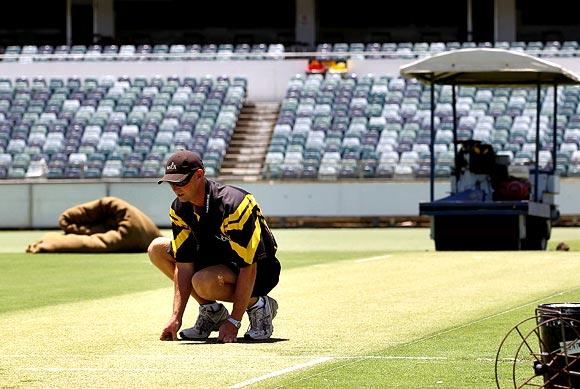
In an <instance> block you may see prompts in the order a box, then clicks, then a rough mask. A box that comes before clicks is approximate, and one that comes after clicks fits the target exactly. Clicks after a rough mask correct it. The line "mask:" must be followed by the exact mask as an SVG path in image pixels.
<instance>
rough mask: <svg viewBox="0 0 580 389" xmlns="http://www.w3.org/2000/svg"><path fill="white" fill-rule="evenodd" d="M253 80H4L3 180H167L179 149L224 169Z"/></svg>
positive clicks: (212, 171) (213, 169) (0, 82)
mask: <svg viewBox="0 0 580 389" xmlns="http://www.w3.org/2000/svg"><path fill="white" fill-rule="evenodd" d="M246 89H247V81H246V79H244V78H228V77H217V78H214V77H202V78H199V79H197V78H195V77H184V78H179V77H169V78H161V77H153V78H145V77H135V78H127V77H121V78H113V77H101V78H86V79H84V80H81V79H79V78H68V79H66V80H65V79H60V78H53V79H43V78H35V79H32V80H28V79H25V78H21V79H16V80H15V81H11V80H9V79H0V178H10V179H20V178H36V177H48V178H100V177H109V178H115V177H159V176H160V175H162V173H163V166H164V161H165V159H166V158H167V157H168V155H169V154H170V153H172V152H174V151H175V150H176V149H182V148H187V149H190V150H194V151H196V152H198V153H199V154H200V155H202V156H203V158H204V161H205V163H206V169H207V175H208V176H216V175H218V174H219V170H220V167H221V163H222V161H223V158H224V155H225V153H226V150H227V147H228V144H229V141H230V139H231V136H232V133H233V131H234V128H235V126H236V122H237V118H238V114H239V112H240V110H241V108H242V105H243V103H244V101H245V96H246Z"/></svg>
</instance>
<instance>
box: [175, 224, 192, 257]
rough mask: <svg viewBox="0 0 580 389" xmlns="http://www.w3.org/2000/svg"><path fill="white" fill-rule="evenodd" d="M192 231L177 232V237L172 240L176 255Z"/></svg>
mask: <svg viewBox="0 0 580 389" xmlns="http://www.w3.org/2000/svg"><path fill="white" fill-rule="evenodd" d="M190 233H191V231H190V230H182V231H181V232H180V233H179V234H177V236H176V237H175V239H173V240H172V241H171V247H172V248H173V255H174V256H175V254H176V253H177V250H179V248H180V247H181V245H182V244H183V242H185V241H186V240H187V238H188V237H189V234H190Z"/></svg>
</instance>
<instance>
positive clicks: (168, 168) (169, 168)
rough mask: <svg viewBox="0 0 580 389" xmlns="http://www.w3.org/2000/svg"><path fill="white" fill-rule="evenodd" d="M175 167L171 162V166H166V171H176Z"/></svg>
mask: <svg viewBox="0 0 580 389" xmlns="http://www.w3.org/2000/svg"><path fill="white" fill-rule="evenodd" d="M176 169H177V166H175V162H173V161H171V165H168V166H167V170H176Z"/></svg>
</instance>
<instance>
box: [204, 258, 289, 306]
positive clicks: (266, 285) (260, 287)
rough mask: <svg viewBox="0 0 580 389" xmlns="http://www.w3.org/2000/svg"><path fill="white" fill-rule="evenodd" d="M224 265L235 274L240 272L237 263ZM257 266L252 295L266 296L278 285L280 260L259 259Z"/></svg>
mask: <svg viewBox="0 0 580 389" xmlns="http://www.w3.org/2000/svg"><path fill="white" fill-rule="evenodd" d="M224 265H226V266H227V267H228V268H230V269H231V270H232V271H233V272H234V273H235V274H240V268H239V266H238V265H237V263H235V262H233V261H230V262H226V263H225V264H224ZM257 266H258V269H257V273H256V282H255V283H254V290H253V291H252V297H259V296H266V295H267V294H268V293H270V291H271V290H272V289H274V287H275V286H276V285H278V281H279V280H280V261H278V259H277V258H276V257H271V258H264V259H261V260H260V261H259V262H258V263H257ZM200 270H201V269H200Z"/></svg>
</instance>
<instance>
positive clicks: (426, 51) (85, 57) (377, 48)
mask: <svg viewBox="0 0 580 389" xmlns="http://www.w3.org/2000/svg"><path fill="white" fill-rule="evenodd" d="M475 47H487V48H492V47H494V48H501V49H506V50H515V51H521V52H525V53H528V54H531V55H535V56H540V57H575V56H578V55H580V45H579V43H578V42H577V41H564V42H558V41H548V42H545V43H544V42H541V41H532V42H523V41H515V42H503V41H502V42H493V43H492V42H480V43H475V42H431V43H428V42H415V43H413V42H399V43H394V42H387V43H379V42H374V43H321V44H318V45H317V46H316V48H313V49H312V50H314V51H316V52H317V53H318V58H319V59H322V60H324V59H326V58H328V57H330V56H336V55H339V56H341V57H347V58H406V59H412V58H420V57H424V56H427V55H432V54H437V53H441V52H444V51H449V50H457V49H461V48H475ZM289 52H291V50H290V48H288V49H287V48H285V46H284V45H283V44H266V43H258V44H247V43H240V44H235V45H234V44H230V43H222V44H204V45H199V44H173V45H166V44H157V45H147V44H144V45H106V46H104V45H91V46H85V45H73V46H67V45H60V46H50V45H45V46H34V45H27V46H16V45H13V46H7V47H4V48H0V54H2V60H3V61H8V62H14V61H19V62H30V61H49V60H74V61H99V60H103V61H107V60H116V59H122V60H142V59H161V60H192V59H206V60H216V59H221V60H227V59H237V60H240V59H282V58H284V56H285V53H289Z"/></svg>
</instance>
